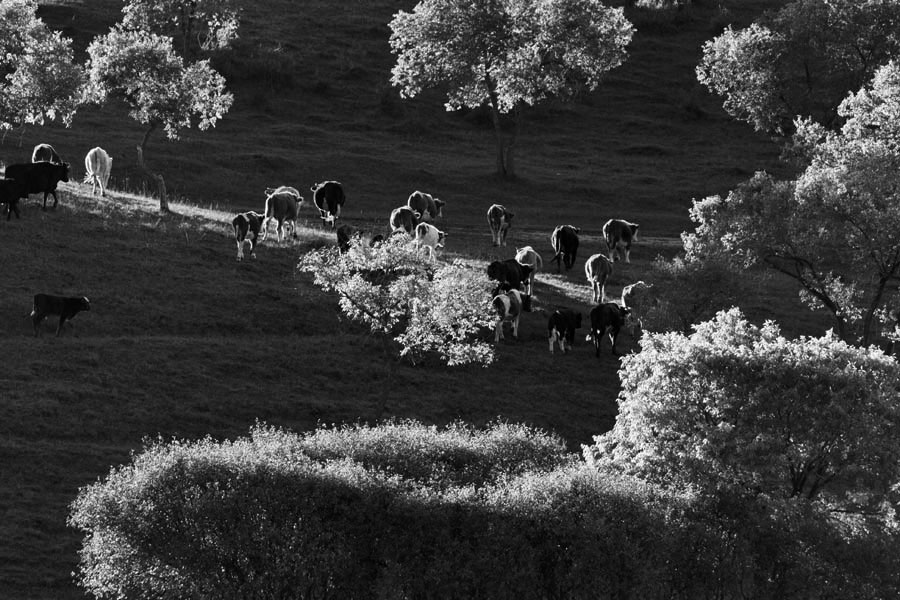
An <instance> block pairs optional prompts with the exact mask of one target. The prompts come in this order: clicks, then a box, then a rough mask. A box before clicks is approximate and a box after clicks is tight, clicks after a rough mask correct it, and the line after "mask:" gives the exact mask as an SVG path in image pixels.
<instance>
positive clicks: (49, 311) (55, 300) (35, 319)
mask: <svg viewBox="0 0 900 600" xmlns="http://www.w3.org/2000/svg"><path fill="white" fill-rule="evenodd" d="M83 310H91V303H90V301H89V300H88V299H87V298H84V297H82V298H69V297H66V296H52V295H50V294H35V295H34V305H33V307H32V309H31V324H32V325H33V326H34V337H37V336H38V325H39V324H40V322H41V321H43V320H44V319H45V318H46V317H47V315H59V325H58V326H57V327H56V337H59V334H60V332H61V331H62V326H63V323H65V322H66V321H71V320H72V319H74V318H75V315H77V314H78V313H80V312H81V311H83Z"/></svg>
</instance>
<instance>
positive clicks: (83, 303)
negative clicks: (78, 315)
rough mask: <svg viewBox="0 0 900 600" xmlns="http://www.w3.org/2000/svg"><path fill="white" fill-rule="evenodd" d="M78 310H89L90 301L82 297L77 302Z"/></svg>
mask: <svg viewBox="0 0 900 600" xmlns="http://www.w3.org/2000/svg"><path fill="white" fill-rule="evenodd" d="M78 310H91V301H90V300H88V299H87V298H86V297H82V298H81V299H80V300H79V302H78Z"/></svg>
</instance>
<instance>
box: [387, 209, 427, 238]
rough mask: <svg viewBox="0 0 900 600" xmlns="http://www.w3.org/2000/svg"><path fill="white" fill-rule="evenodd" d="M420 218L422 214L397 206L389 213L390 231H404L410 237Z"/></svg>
mask: <svg viewBox="0 0 900 600" xmlns="http://www.w3.org/2000/svg"><path fill="white" fill-rule="evenodd" d="M421 218H422V214H421V213H420V212H419V211H416V210H413V209H411V208H410V207H408V206H398V207H397V208H395V209H394V210H392V211H391V220H390V224H391V231H405V232H406V233H408V234H410V235H412V232H413V230H414V229H415V228H416V226H417V225H418V224H419V223H420V221H421Z"/></svg>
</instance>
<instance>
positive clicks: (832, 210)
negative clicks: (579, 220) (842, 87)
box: [683, 63, 900, 344]
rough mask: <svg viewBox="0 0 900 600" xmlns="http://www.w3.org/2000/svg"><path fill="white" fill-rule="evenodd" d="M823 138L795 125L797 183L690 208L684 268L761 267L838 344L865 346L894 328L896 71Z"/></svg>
mask: <svg viewBox="0 0 900 600" xmlns="http://www.w3.org/2000/svg"><path fill="white" fill-rule="evenodd" d="M838 112H839V114H840V115H841V116H842V117H843V118H844V119H846V123H845V124H844V126H843V127H842V128H841V130H840V131H838V132H828V131H827V130H825V129H824V127H822V126H821V125H817V124H815V123H813V122H812V121H811V120H809V119H806V120H798V122H797V123H798V129H797V133H796V135H795V136H794V141H795V150H796V151H797V152H798V153H800V154H802V155H804V162H806V163H807V164H808V166H807V168H806V169H805V171H804V172H803V173H802V174H801V175H800V177H799V178H798V179H797V180H796V181H777V180H775V179H774V178H772V177H771V176H769V175H767V174H765V173H757V174H756V175H755V176H754V177H753V178H752V179H751V180H749V181H748V182H746V183H743V184H741V185H739V186H738V187H737V188H736V189H735V190H733V191H732V192H731V193H730V194H729V195H728V197H727V198H725V199H722V198H721V197H719V196H712V197H709V198H706V199H704V200H702V201H700V202H695V203H694V206H693V208H692V210H691V218H692V219H693V220H694V222H695V223H697V228H696V231H695V232H694V233H692V234H685V235H684V236H683V239H684V243H685V249H686V252H687V257H688V259H689V260H691V259H694V260H707V259H710V258H721V257H727V258H728V259H730V260H731V261H733V263H734V264H736V266H737V267H739V268H744V267H747V266H750V265H752V264H755V263H763V264H765V265H768V266H769V267H771V268H774V269H776V270H778V271H780V272H781V273H784V274H786V275H788V276H789V277H791V278H793V279H794V280H796V281H797V282H798V283H799V284H800V286H801V288H802V295H803V297H804V300H806V301H807V303H808V304H809V306H810V307H811V308H825V309H827V310H828V311H830V312H831V313H832V315H833V316H834V319H835V323H836V328H837V331H838V334H839V335H840V337H841V338H843V339H845V340H848V341H853V342H860V343H862V344H870V343H873V342H874V341H876V340H877V339H878V337H879V336H880V335H882V334H883V333H884V331H883V329H884V328H885V327H887V328H892V327H893V326H894V325H895V323H896V321H897V310H898V308H900V307H898V300H900V297H898V290H897V286H896V282H895V279H896V278H897V276H898V275H900V180H898V179H897V176H896V174H897V172H898V169H900V144H898V142H900V135H898V133H900V131H898V125H897V121H896V119H897V116H898V115H900V66H898V65H897V64H895V63H889V64H888V65H886V66H884V67H882V68H881V69H880V70H879V71H878V72H877V74H876V76H875V77H874V79H873V81H872V84H871V87H870V88H869V89H865V88H864V89H862V90H860V91H859V93H857V94H851V95H850V96H849V97H848V98H847V99H846V100H845V101H844V102H843V103H842V104H841V106H840V108H839V110H838Z"/></svg>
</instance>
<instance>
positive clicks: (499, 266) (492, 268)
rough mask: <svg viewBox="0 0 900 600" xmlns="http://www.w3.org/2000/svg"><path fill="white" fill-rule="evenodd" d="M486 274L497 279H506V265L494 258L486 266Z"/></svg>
mask: <svg viewBox="0 0 900 600" xmlns="http://www.w3.org/2000/svg"><path fill="white" fill-rule="evenodd" d="M487 276H488V277H489V278H491V279H496V280H497V281H505V280H506V265H505V264H503V262H501V261H499V260H495V261H494V262H492V263H491V264H489V265H488V267H487Z"/></svg>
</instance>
